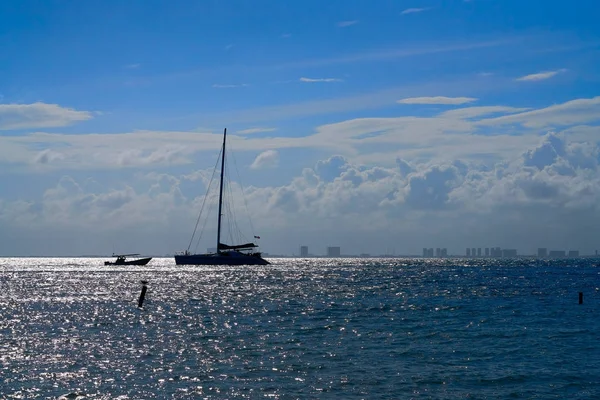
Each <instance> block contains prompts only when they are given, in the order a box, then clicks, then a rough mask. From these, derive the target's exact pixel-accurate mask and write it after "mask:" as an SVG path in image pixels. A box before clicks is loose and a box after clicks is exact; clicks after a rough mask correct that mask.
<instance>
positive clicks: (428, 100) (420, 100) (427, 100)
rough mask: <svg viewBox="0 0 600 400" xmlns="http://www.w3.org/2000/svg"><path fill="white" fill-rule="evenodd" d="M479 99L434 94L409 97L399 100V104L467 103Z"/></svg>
mask: <svg viewBox="0 0 600 400" xmlns="http://www.w3.org/2000/svg"><path fill="white" fill-rule="evenodd" d="M476 100H477V99H475V98H473V97H445V96H434V97H409V98H406V99H402V100H398V101H397V103H398V104H452V105H460V104H465V103H471V102H473V101H476Z"/></svg>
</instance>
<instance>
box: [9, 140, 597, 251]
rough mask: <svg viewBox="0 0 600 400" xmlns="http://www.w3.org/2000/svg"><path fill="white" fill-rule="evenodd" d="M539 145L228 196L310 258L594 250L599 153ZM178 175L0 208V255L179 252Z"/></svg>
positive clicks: (343, 171) (268, 233)
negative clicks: (498, 156)
mask: <svg viewBox="0 0 600 400" xmlns="http://www.w3.org/2000/svg"><path fill="white" fill-rule="evenodd" d="M536 139H537V143H534V144H532V145H531V146H529V147H522V148H521V149H518V150H517V149H515V152H514V153H513V154H512V155H511V156H510V157H507V158H505V159H503V160H500V161H499V162H495V163H487V164H486V163H478V162H471V161H464V160H457V159H455V160H449V161H444V162H440V161H434V160H427V161H418V160H414V161H409V162H407V161H405V160H398V163H397V164H396V165H393V166H390V167H381V166H377V165H361V164H359V163H354V162H351V161H349V160H348V159H347V158H345V157H343V156H332V157H329V158H326V159H324V160H321V161H320V162H318V163H317V164H316V165H315V166H314V167H312V168H305V169H304V170H303V171H302V173H300V174H299V175H298V176H296V177H294V178H293V179H291V180H290V181H289V182H288V183H286V184H282V185H280V186H265V187H256V186H250V187H248V188H247V190H246V191H245V195H244V196H242V192H241V188H240V187H239V185H237V184H233V185H231V190H232V192H231V194H232V195H233V196H232V200H233V201H234V207H235V209H236V210H239V211H242V210H245V209H246V206H247V209H248V210H249V213H250V215H251V216H252V224H253V225H254V227H255V232H254V234H259V235H260V236H261V238H262V244H263V245H264V246H265V248H264V249H263V250H265V251H268V252H288V253H291V252H294V251H296V249H297V246H298V245H299V244H308V245H309V247H310V249H311V252H314V253H317V254H318V253H321V252H323V251H324V249H325V246H327V245H328V244H332V243H333V242H335V243H337V244H339V245H341V246H342V251H343V252H347V253H360V252H371V253H375V254H377V253H383V252H384V251H385V249H386V248H390V247H391V246H392V245H396V246H398V247H399V248H397V251H398V252H406V253H413V254H418V253H420V250H421V248H422V247H448V248H449V250H451V252H454V253H459V254H462V251H463V249H464V247H465V246H473V247H492V246H500V247H512V248H514V247H516V248H518V249H519V251H520V252H521V253H523V252H530V253H531V252H534V251H535V249H536V248H537V247H550V248H559V249H569V248H570V249H573V248H575V249H577V248H579V249H581V250H583V251H586V250H587V251H593V249H594V248H595V247H594V246H596V242H595V237H597V236H598V234H600V228H599V226H600V224H598V222H599V221H600V207H599V206H598V204H600V167H599V155H600V148H599V147H598V146H597V145H595V144H590V143H584V142H572V141H569V140H568V139H567V138H566V137H565V136H564V135H558V134H547V135H545V136H543V137H537V138H536ZM186 174H187V175H189V176H191V175H193V173H186ZM204 175H205V174H204V173H203V176H204ZM183 180H184V177H183V176H181V177H177V176H171V175H167V174H164V173H155V174H149V175H148V176H147V177H145V178H144V181H143V182H147V183H148V186H147V187H145V188H144V187H139V186H140V182H136V186H138V187H139V188H138V189H135V188H134V187H133V185H124V186H123V185H120V187H116V186H113V187H107V188H101V189H97V190H91V189H89V188H86V186H85V185H83V184H81V183H80V182H78V181H76V180H74V179H73V178H70V177H68V176H66V177H63V178H62V179H61V180H60V181H59V182H58V183H57V184H56V185H55V186H52V187H49V188H47V189H46V191H45V193H44V195H43V196H42V197H41V198H37V199H34V198H30V199H25V200H19V201H6V200H5V201H1V202H0V238H1V239H2V240H0V252H1V253H2V254H8V255H11V254H18V255H32V254H35V255H41V254H44V253H45V254H46V255H47V254H59V255H60V254H77V253H79V254H81V253H83V252H96V253H99V252H104V253H110V251H111V250H112V249H111V246H110V243H111V241H115V242H116V243H118V244H120V245H122V246H127V247H129V248H135V249H136V251H140V252H144V253H152V254H156V253H159V254H160V253H162V254H164V253H173V252H174V251H180V250H183V249H185V247H186V246H187V244H188V242H189V235H190V232H191V230H192V228H193V222H194V221H195V219H196V216H197V213H198V211H199V210H200V206H201V204H202V201H203V196H202V195H197V194H186V193H185V191H184V190H183V188H182V182H183ZM213 197H214V196H212V195H211V197H210V198H211V199H213ZM239 211H236V215H239V216H240V217H239V221H238V222H243V221H242V220H243V219H244V218H243V217H242V215H245V214H244V213H245V211H244V213H242V214H240V213H239ZM398 221H401V223H398ZM482 221H485V224H482ZM209 223H212V220H211V219H209ZM212 225H214V223H212ZM139 226H144V227H145V229H144V230H143V231H140V230H139ZM207 229H208V230H207V231H206V232H205V234H204V235H205V236H204V239H203V240H204V242H202V243H206V244H202V246H201V247H200V250H203V246H204V247H206V246H212V242H213V241H214V231H213V229H214V227H209V228H207ZM50 233H51V234H50ZM134 233H135V234H134ZM246 234H248V235H252V234H253V233H252V232H246ZM24 237H28V238H29V239H30V240H27V241H24V240H22V238H24ZM42 238H46V239H45V240H37V239H42ZM25 243H26V244H25ZM31 243H39V244H36V246H31ZM398 243H401V245H398ZM109 249H110V250H109ZM123 250H126V249H123Z"/></svg>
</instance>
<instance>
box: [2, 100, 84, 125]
mask: <svg viewBox="0 0 600 400" xmlns="http://www.w3.org/2000/svg"><path fill="white" fill-rule="evenodd" d="M92 114H93V113H91V112H89V111H77V110H75V109H73V108H65V107H61V106H59V105H58V104H47V103H41V102H37V103H32V104H0V130H9V129H37V128H56V127H61V126H68V125H71V124H73V123H75V122H80V121H86V120H88V119H91V118H93V115H92Z"/></svg>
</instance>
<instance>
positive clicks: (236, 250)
mask: <svg viewBox="0 0 600 400" xmlns="http://www.w3.org/2000/svg"><path fill="white" fill-rule="evenodd" d="M226 141H227V128H225V130H224V131H223V147H222V149H221V180H220V184H219V213H218V216H217V248H216V251H215V252H212V253H204V254H191V253H190V251H189V246H188V249H187V250H186V251H185V252H183V253H182V254H176V255H175V264H177V265H268V264H270V263H269V262H268V261H267V260H265V259H264V258H262V255H261V253H260V252H258V251H256V248H257V247H258V246H257V245H256V244H254V243H252V242H249V243H244V244H238V245H229V244H224V243H221V220H222V208H223V179H224V174H225V144H226ZM207 195H208V193H207ZM194 233H195V231H194ZM255 238H258V236H255ZM192 239H193V235H192ZM190 245H191V241H190Z"/></svg>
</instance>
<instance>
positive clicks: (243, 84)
mask: <svg viewBox="0 0 600 400" xmlns="http://www.w3.org/2000/svg"><path fill="white" fill-rule="evenodd" d="M247 86H249V85H248V84H247V83H240V84H228V85H222V84H219V83H215V84H213V85H212V87H214V88H218V89H230V88H238V87H247Z"/></svg>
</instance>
